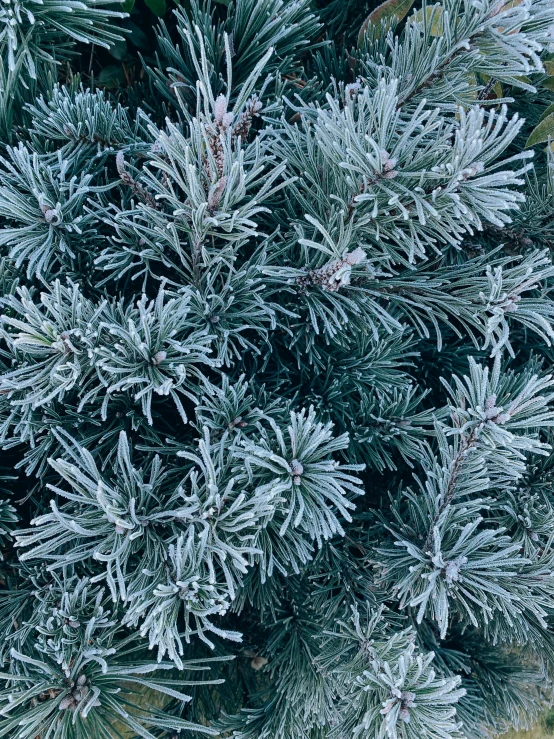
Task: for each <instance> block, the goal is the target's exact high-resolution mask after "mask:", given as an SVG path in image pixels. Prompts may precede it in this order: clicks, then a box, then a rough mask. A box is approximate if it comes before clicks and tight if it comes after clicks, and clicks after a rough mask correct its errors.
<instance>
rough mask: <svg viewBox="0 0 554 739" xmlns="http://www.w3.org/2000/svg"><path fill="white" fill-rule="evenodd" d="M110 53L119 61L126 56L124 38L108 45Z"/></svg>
mask: <svg viewBox="0 0 554 739" xmlns="http://www.w3.org/2000/svg"><path fill="white" fill-rule="evenodd" d="M110 54H111V55H112V56H113V58H114V59H117V60H118V61H119V62H120V61H121V60H122V59H124V58H125V57H126V56H127V42H126V41H125V39H118V40H117V41H113V42H112V45H111V46H110Z"/></svg>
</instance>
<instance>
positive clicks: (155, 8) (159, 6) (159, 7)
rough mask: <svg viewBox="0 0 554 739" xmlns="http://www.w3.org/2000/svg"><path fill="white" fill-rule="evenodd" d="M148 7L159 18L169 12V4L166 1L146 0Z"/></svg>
mask: <svg viewBox="0 0 554 739" xmlns="http://www.w3.org/2000/svg"><path fill="white" fill-rule="evenodd" d="M144 2H145V3H146V5H147V7H149V8H150V10H151V11H152V12H153V13H154V15H157V16H158V18H161V17H162V16H163V15H164V14H165V11H166V10H167V4H166V1H165V0H144Z"/></svg>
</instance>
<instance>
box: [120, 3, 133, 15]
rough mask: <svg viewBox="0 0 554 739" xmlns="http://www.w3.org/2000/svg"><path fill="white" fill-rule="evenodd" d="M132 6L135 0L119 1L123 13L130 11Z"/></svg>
mask: <svg viewBox="0 0 554 739" xmlns="http://www.w3.org/2000/svg"><path fill="white" fill-rule="evenodd" d="M134 7H135V0H123V2H122V3H121V9H122V10H123V12H124V13H130V12H131V10H132V9H133V8H134Z"/></svg>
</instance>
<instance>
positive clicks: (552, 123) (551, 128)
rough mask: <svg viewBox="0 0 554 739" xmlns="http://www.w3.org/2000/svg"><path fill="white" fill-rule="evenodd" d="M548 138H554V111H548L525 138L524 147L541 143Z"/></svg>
mask: <svg viewBox="0 0 554 739" xmlns="http://www.w3.org/2000/svg"><path fill="white" fill-rule="evenodd" d="M549 138H554V113H550V115H547V116H546V118H544V119H543V120H542V121H541V122H540V123H539V125H538V126H536V127H535V128H534V129H533V131H532V132H531V135H530V136H529V138H528V139H527V143H526V144H525V148H529V147H530V146H536V145H537V144H543V143H544V142H545V141H548V139H549Z"/></svg>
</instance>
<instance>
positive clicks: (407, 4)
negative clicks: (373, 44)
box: [358, 0, 414, 44]
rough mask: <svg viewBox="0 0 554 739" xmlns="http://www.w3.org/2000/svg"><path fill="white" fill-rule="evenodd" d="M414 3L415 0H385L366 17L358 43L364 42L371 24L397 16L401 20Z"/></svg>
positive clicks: (377, 23)
mask: <svg viewBox="0 0 554 739" xmlns="http://www.w3.org/2000/svg"><path fill="white" fill-rule="evenodd" d="M413 4H414V0H385V2H384V3H382V4H381V5H379V6H378V7H377V8H375V10H372V11H371V13H370V14H369V15H368V16H367V18H366V19H365V21H364V23H363V25H362V27H361V29H360V33H359V35H358V44H361V43H362V42H363V40H364V36H365V32H366V31H367V29H368V28H369V26H370V25H379V24H380V23H381V21H382V20H387V19H390V20H392V19H393V18H396V20H397V21H401V20H402V19H403V18H405V17H406V14H407V13H408V11H409V10H410V8H411V7H412V5H413Z"/></svg>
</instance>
